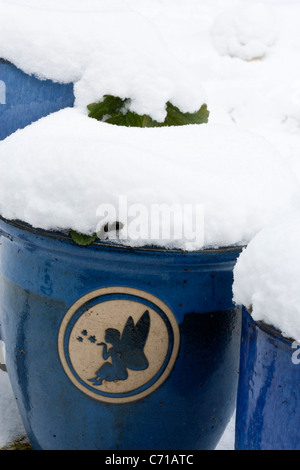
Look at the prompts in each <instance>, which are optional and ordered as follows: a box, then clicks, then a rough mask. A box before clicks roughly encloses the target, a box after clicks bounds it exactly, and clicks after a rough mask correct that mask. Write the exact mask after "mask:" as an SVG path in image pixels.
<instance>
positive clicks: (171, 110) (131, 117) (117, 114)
mask: <svg viewBox="0 0 300 470" xmlns="http://www.w3.org/2000/svg"><path fill="white" fill-rule="evenodd" d="M129 103H130V100H129V99H124V100H123V99H121V98H119V97H117V96H111V95H105V96H104V99H103V101H100V102H99V103H92V104H90V105H89V106H88V110H89V117H91V118H94V119H97V120H98V121H103V122H108V123H110V124H115V125H117V126H126V127H164V126H184V125H187V124H203V123H207V122H208V116H209V111H208V109H207V106H206V104H203V105H202V106H201V108H200V109H199V110H198V111H196V112H195V113H183V112H181V111H180V110H179V108H177V107H176V106H174V105H173V104H172V103H170V102H168V103H167V104H166V111H167V115H166V118H165V120H164V122H158V121H155V120H153V119H152V118H151V117H150V116H147V115H146V114H144V115H139V114H136V113H134V112H133V111H129V109H128V105H129Z"/></svg>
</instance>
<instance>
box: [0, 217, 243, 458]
mask: <svg viewBox="0 0 300 470" xmlns="http://www.w3.org/2000/svg"><path fill="white" fill-rule="evenodd" d="M0 228H1V230H0V235H1V244H0V257H1V258H0V259H1V261H0V263H1V284H0V285H1V302H0V305H1V333H2V339H3V340H4V342H5V345H6V362H7V369H8V373H9V376H10V380H11V383H12V387H13V390H14V393H15V396H16V398H17V403H18V406H19V410H20V413H21V416H22V418H23V421H24V425H25V427H26V430H27V433H28V436H29V438H30V441H31V444H32V446H33V448H34V449H74V450H75V449H77V450H78V449H80V450H81V449H102V450H132V449H138V450H143V449H146V450H147V449H148V450H169V449H171V450H195V449H214V448H215V446H216V445H217V443H218V441H219V439H220V437H221V436H222V433H223V431H224V430H225V428H226V426H227V424H228V421H229V419H230V418H231V416H232V413H233V411H234V408H235V402H236V389H237V377H238V365H239V364H238V363H239V347H240V327H241V314H240V310H239V309H236V308H235V307H234V305H233V304H232V294H231V288H232V281H233V279H232V277H233V275H232V271H233V267H234V264H235V262H236V259H237V257H238V255H239V254H240V251H241V249H240V248H238V247H235V248H224V249H217V250H206V251H205V250H204V251H198V252H184V251H179V250H174V251H172V250H169V251H165V250H163V249H150V248H149V249H148V248H128V247H121V246H116V245H112V244H108V243H106V242H98V243H97V242H96V243H94V244H92V245H90V246H88V247H85V248H84V247H81V246H78V245H77V244H75V243H74V242H73V241H72V240H71V239H70V238H69V237H68V236H66V235H63V234H59V233H53V232H46V231H41V230H37V229H33V228H31V227H29V226H27V225H25V224H23V223H16V222H8V221H5V220H4V219H1V220H0Z"/></svg>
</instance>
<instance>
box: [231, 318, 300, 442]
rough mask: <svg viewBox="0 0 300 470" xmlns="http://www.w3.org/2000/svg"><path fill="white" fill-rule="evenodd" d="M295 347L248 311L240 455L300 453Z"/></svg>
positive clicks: (242, 367)
mask: <svg viewBox="0 0 300 470" xmlns="http://www.w3.org/2000/svg"><path fill="white" fill-rule="evenodd" d="M294 346H295V343H294V341H293V340H290V339H288V338H284V337H283V336H281V335H280V333H279V332H278V331H276V330H274V329H273V328H271V327H269V326H267V325H265V324H262V323H256V322H254V320H253V319H252V317H251V315H250V314H249V313H248V312H247V311H246V309H243V320H242V339H241V363H240V375H239V385H238V397H237V410H236V438H235V448H236V450H300V429H299V423H300V388H299V385H300V361H299V356H300V354H299V351H298V352H297V348H294Z"/></svg>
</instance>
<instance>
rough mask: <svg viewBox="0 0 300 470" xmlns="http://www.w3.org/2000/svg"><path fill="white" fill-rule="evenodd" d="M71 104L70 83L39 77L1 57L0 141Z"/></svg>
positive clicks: (72, 102) (71, 85)
mask: <svg viewBox="0 0 300 470" xmlns="http://www.w3.org/2000/svg"><path fill="white" fill-rule="evenodd" d="M73 105H74V93H73V84H60V83H54V82H53V81H51V80H39V79H38V78H36V77H34V76H32V75H28V74H26V73H24V72H22V71H21V70H20V69H18V68H17V67H15V66H14V65H13V64H11V63H9V62H6V61H4V60H2V59H0V140H3V139H5V137H7V136H9V135H10V134H12V133H13V132H15V131H16V130H18V129H22V128H24V127H26V126H28V125H29V124H31V123H32V122H34V121H37V120H38V119H40V118H42V117H44V116H47V115H48V114H50V113H53V112H56V111H59V110H60V109H63V108H66V107H72V106H73Z"/></svg>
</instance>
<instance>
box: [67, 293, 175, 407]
mask: <svg viewBox="0 0 300 470" xmlns="http://www.w3.org/2000/svg"><path fill="white" fill-rule="evenodd" d="M179 341H180V338H179V327H178V324H177V321H176V319H175V316H174V314H173V313H172V311H171V310H170V309H169V307H167V305H165V304H164V303H163V302H162V301H161V300H159V299H158V298H156V297H154V296H153V295H151V294H149V293H147V292H144V291H140V290H137V289H131V288H126V287H107V288H103V289H98V290H96V291H93V292H91V293H90V294H87V295H85V296H84V297H82V298H81V299H79V300H78V301H77V302H75V304H74V305H73V306H72V307H71V308H70V309H69V310H68V312H67V313H66V315H65V317H64V318H63V321H62V323H61V326H60V330H59V335H58V351H59V356H60V360H61V363H62V366H63V368H64V370H65V372H66V374H67V375H68V377H69V379H70V380H71V381H72V382H73V384H74V385H75V386H76V387H78V388H79V389H80V390H81V391H82V392H84V393H86V394H87V395H89V396H91V397H93V398H95V399H97V400H100V401H104V402H109V403H126V402H130V401H134V400H138V399H140V398H143V397H145V396H147V395H149V394H150V393H152V392H153V391H154V390H156V389H157V388H158V387H159V386H160V385H161V384H162V383H163V382H164V381H165V380H166V378H167V377H168V375H169V374H170V372H171V370H172V368H173V366H174V363H175V361H176V358H177V354H178V350H179Z"/></svg>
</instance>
